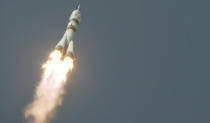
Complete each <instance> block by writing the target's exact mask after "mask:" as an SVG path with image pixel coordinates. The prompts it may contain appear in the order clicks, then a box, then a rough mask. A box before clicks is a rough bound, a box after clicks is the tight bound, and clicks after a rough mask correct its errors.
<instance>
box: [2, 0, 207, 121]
mask: <svg viewBox="0 0 210 123" xmlns="http://www.w3.org/2000/svg"><path fill="white" fill-rule="evenodd" d="M80 3H81V11H82V23H81V25H80V26H79V29H78V31H77V33H76V36H75V54H76V59H77V60H76V65H75V69H74V71H73V73H72V74H71V75H70V77H69V84H68V85H67V93H66V95H65V96H64V102H63V105H62V106H61V107H59V108H58V110H57V113H56V114H57V115H56V117H55V118H54V120H53V121H52V123H209V122H210V89H209V88H210V55H209V53H210V35H209V33H210V8H209V5H210V2H208V1H207V0H206V1H204V0H80ZM73 4H74V0H4V1H2V2H1V3H0V14H1V17H0V18H1V19H0V22H1V23H0V37H1V39H0V41H1V44H0V47H1V48H0V56H1V59H0V64H1V66H0V73H1V74H0V78H1V80H0V82H1V85H0V97H1V99H0V122H2V123H25V120H24V118H23V113H22V112H23V108H24V107H25V106H26V105H27V104H28V103H29V101H31V100H32V96H33V92H34V89H35V86H36V85H37V83H38V81H39V80H40V75H41V65H42V63H43V62H44V61H45V60H46V59H47V56H48V54H49V53H50V52H51V51H52V50H53V48H54V47H55V45H56V43H57V42H58V41H59V40H60V38H61V37H62V35H63V33H64V31H65V28H66V25H67V23H68V18H69V15H70V14H71V11H72V10H73V9H74V7H75V5H73Z"/></svg>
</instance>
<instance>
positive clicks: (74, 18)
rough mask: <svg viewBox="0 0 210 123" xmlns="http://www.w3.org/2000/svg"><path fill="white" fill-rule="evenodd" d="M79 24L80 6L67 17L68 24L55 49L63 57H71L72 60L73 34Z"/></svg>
mask: <svg viewBox="0 0 210 123" xmlns="http://www.w3.org/2000/svg"><path fill="white" fill-rule="evenodd" d="M80 22H81V13H80V5H79V6H78V8H77V9H76V10H74V11H73V12H72V14H71V16H70V17H69V23H68V25H67V28H66V32H65V33H64V35H63V37H62V38H61V40H60V41H59V42H58V44H57V45H56V47H55V49H57V50H60V51H61V52H62V53H63V55H64V57H71V58H72V59H74V41H73V38H74V33H75V32H76V30H77V27H78V25H79V23H80Z"/></svg>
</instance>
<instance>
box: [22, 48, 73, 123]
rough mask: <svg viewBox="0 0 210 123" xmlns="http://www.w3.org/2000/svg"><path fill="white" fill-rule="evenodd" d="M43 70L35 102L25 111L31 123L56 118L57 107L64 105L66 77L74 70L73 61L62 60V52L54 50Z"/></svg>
mask: <svg viewBox="0 0 210 123" xmlns="http://www.w3.org/2000/svg"><path fill="white" fill-rule="evenodd" d="M42 68H43V74H42V78H41V80H40V82H39V85H38V86H37V87H36V90H35V94H34V98H33V101H32V102H31V103H30V104H29V105H27V106H26V108H25V110H24V116H25V118H26V119H27V120H28V122H29V123H46V122H48V121H49V120H50V119H51V118H52V117H53V116H54V114H55V110H56V107H57V106H59V105H61V104H62V100H63V98H62V96H63V94H64V93H65V84H66V76H67V75H68V72H69V71H71V70H72V69H73V59H71V58H70V57H65V58H64V59H62V52H61V51H59V50H54V51H53V52H52V53H51V54H50V56H49V59H48V61H47V62H46V63H44V64H43V66H42Z"/></svg>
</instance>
